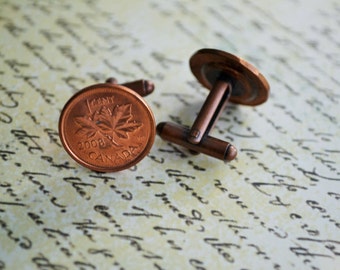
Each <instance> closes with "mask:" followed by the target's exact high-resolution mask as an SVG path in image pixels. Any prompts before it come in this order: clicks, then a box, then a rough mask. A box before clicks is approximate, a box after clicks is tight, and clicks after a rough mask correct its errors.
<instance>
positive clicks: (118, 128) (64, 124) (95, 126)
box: [59, 83, 156, 172]
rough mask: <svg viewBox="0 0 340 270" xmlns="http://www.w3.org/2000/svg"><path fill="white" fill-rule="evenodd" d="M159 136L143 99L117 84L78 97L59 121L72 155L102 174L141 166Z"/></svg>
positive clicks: (98, 86)
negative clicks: (140, 162)
mask: <svg viewBox="0 0 340 270" xmlns="http://www.w3.org/2000/svg"><path fill="white" fill-rule="evenodd" d="M155 133H156V130H155V119H154V116H153V113H152V111H151V109H150V108H149V106H148V105H147V104H146V102H145V101H144V100H143V98H142V97H141V96H140V95H138V94H137V93H136V92H134V91H133V90H131V89H129V88H127V87H125V86H122V85H118V84H113V83H104V84H96V85H92V86H89V87H86V88H84V89H83V90H81V91H79V92H78V93H76V94H75V95H74V96H73V97H72V98H71V99H70V100H69V101H68V102H67V103H66V104H65V106H64V108H63V110H62V113H61V115H60V120H59V135H60V138H61V142H62V144H63V146H64V148H65V149H66V151H67V152H68V153H69V155H70V156H71V157H72V158H73V159H74V160H75V161H77V162H78V163H80V164H81V165H83V166H84V167H87V168H89V169H91V170H94V171H100V172H116V171H120V170H124V169H127V168H129V167H131V166H133V165H135V164H136V163H138V162H139V161H140V160H141V159H142V158H143V157H144V156H146V155H147V154H148V152H149V150H150V148H151V146H152V145H153V142H154V137H155Z"/></svg>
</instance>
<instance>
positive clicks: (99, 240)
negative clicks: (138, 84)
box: [0, 0, 340, 270]
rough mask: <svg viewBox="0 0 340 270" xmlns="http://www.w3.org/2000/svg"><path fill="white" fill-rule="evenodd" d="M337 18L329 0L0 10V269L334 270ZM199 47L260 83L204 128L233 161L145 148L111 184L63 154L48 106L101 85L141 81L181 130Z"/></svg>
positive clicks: (9, 4) (103, 1) (338, 153)
mask: <svg viewBox="0 0 340 270" xmlns="http://www.w3.org/2000/svg"><path fill="white" fill-rule="evenodd" d="M321 2H322V3H321ZM339 18H340V4H339V2H338V1H336V0H325V1H318V0H312V1H310V0H308V1H307V0H302V1H266V0H262V1H250V0H244V1H224V0H220V1H217V0H216V1H215V0H212V1H204V0H190V1H189V0H188V1H176V0H169V1H156V0H146V1H137V0H136V1H132V0H128V1H109V0H99V1H91V0H88V1H85V0H84V1H34V0H32V1H30V0H27V1H19V0H13V1H12V0H7V1H4V0H1V1H0V63H1V64H0V132H1V133H0V134H1V141H0V162H1V163H0V171H1V172H0V269H1V270H3V269H6V270H7V269H56V270H64V269H339V267H340V260H339V257H340V233H339V229H340V211H339V210H340V208H339V200H340V188H339V180H340V166H339V165H340V126H339V121H340V110H339V101H340V91H339V88H340V79H339V74H340V35H339V34H340V33H339V29H340V21H339ZM206 47H207V48H216V49H220V50H224V51H227V52H230V53H233V54H236V55H238V56H241V57H243V58H245V59H246V60H247V61H249V62H251V63H252V64H254V65H255V66H256V67H258V68H259V69H260V70H261V72H262V73H263V74H264V75H265V76H266V78H267V79H268V81H269V83H270V85H271V93H270V98H269V100H268V101H267V102H266V103H265V104H263V105H260V106H258V107H254V108H251V107H246V106H237V105H234V104H230V105H229V106H228V107H227V109H226V111H225V112H224V113H223V114H222V115H221V118H220V119H219V121H218V122H217V125H216V127H215V128H214V130H213V131H212V136H215V137H217V138H220V139H222V140H226V141H230V142H231V143H233V145H235V146H236V147H237V148H238V157H237V159H236V160H234V161H233V162H230V163H229V164H224V163H223V162H222V161H220V160H216V159H213V158H210V157H207V156H205V155H191V154H190V152H189V151H187V150H186V149H183V148H182V147H180V146H177V145H175V144H171V143H168V142H166V141H163V140H162V139H160V138H159V137H157V138H156V140H155V143H154V145H153V147H152V149H151V152H150V154H149V155H148V156H147V157H146V158H144V159H143V160H142V161H141V162H140V163H138V164H137V166H135V167H133V168H131V169H128V170H125V171H122V172H118V173H106V174H105V173H96V172H92V171H90V170H88V169H86V168H83V167H81V166H80V165H79V164H77V163H76V162H75V161H74V160H73V159H71V158H70V157H69V156H68V155H67V153H66V151H65V150H64V149H63V148H62V145H61V142H60V140H59V136H58V118H59V115H60V111H61V109H62V108H63V105H64V104H65V102H66V101H67V100H68V99H69V98H70V97H71V96H72V95H73V94H74V93H75V92H76V91H78V90H80V89H82V88H84V87H86V86H89V85H91V84H95V83H99V82H103V81H104V80H105V79H106V78H107V77H111V76H113V77H116V78H117V79H118V81H119V82H125V81H131V80H135V79H141V78H143V79H148V80H152V81H153V82H154V83H155V85H156V89H155V92H154V93H153V94H152V95H150V96H148V97H146V101H147V103H148V104H149V105H150V107H151V108H152V110H153V112H154V114H155V118H156V121H157V122H160V121H172V122H176V123H180V124H183V125H191V124H192V122H193V120H194V119H195V116H196V115H197V113H198V111H199V109H200V107H201V105H202V103H203V101H204V100H205V98H206V96H207V93H208V92H207V90H206V89H204V88H203V87H202V86H201V85H200V84H199V83H198V82H197V81H196V80H195V78H194V76H193V75H192V74H191V72H190V69H189V65H188V60H189V58H190V57H191V55H192V54H193V53H194V52H195V51H197V50H199V49H201V48H206Z"/></svg>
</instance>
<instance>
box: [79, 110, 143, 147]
mask: <svg viewBox="0 0 340 270" xmlns="http://www.w3.org/2000/svg"><path fill="white" fill-rule="evenodd" d="M75 123H76V124H78V125H79V126H80V128H79V129H78V130H77V131H76V133H81V134H84V135H85V136H86V137H87V138H91V137H93V136H95V135H96V134H99V135H100V136H102V137H104V138H107V139H108V140H109V141H111V142H112V144H114V145H116V146H120V145H119V143H118V142H117V141H116V140H117V139H128V138H129V136H128V133H130V132H133V131H135V130H136V129H138V128H139V127H140V126H141V125H142V123H140V122H137V121H134V120H133V115H132V105H131V104H124V105H117V106H115V107H114V108H113V109H112V110H110V109H109V108H108V107H106V106H102V107H101V108H99V109H98V110H96V111H95V112H94V113H93V114H92V115H85V116H80V117H76V118H75Z"/></svg>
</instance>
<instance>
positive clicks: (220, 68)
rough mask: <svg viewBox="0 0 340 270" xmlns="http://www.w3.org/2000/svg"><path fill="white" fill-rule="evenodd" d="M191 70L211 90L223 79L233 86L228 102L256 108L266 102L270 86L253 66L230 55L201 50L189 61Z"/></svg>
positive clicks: (218, 51) (216, 51) (211, 50)
mask: <svg viewBox="0 0 340 270" xmlns="http://www.w3.org/2000/svg"><path fill="white" fill-rule="evenodd" d="M190 68H191V71H192V73H193V74H194V75H195V77H196V78H197V80H198V81H199V82H200V83H201V84H202V85H203V86H204V87H206V88H208V89H212V88H213V86H214V85H215V83H216V81H217V80H218V79H220V76H221V75H223V76H224V77H225V78H224V79H226V80H229V81H231V83H232V92H231V96H230V98H229V102H233V103H237V104H242V105H251V106H255V105H259V104H261V103H263V102H265V101H266V100H267V99H268V95H269V84H268V82H267V80H266V79H265V77H264V76H263V75H262V74H261V73H260V72H259V71H258V70H257V68H255V67H254V66H253V65H251V64H250V63H248V62H247V61H245V60H244V59H242V58H240V57H238V56H235V55H232V54H230V53H227V52H224V51H220V50H213V49H201V50H199V51H197V52H196V53H195V54H194V55H193V56H192V57H191V58H190Z"/></svg>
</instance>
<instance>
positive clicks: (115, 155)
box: [59, 49, 269, 172]
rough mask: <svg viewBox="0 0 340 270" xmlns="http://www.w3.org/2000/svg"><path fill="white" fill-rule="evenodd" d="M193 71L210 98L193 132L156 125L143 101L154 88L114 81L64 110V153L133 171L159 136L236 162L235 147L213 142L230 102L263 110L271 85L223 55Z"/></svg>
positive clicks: (198, 60)
mask: <svg viewBox="0 0 340 270" xmlns="http://www.w3.org/2000/svg"><path fill="white" fill-rule="evenodd" d="M190 67H191V71H192V73H193V74H194V76H195V77H196V78H197V80H198V81H199V82H200V83H201V84H202V85H203V86H205V87H206V88H208V89H210V93H209V95H208V97H207V99H206V100H205V102H204V104H203V106H202V108H201V110H200V112H199V114H198V116H197V118H196V119H195V121H194V123H193V125H192V126H191V128H187V127H184V126H181V125H178V124H175V123H171V122H161V123H159V124H158V125H157V127H156V125H155V119H154V116H153V113H152V111H151V109H150V107H149V106H148V105H147V104H146V102H145V101H144V99H143V98H142V97H143V96H146V95H148V94H150V93H152V92H153V90H154V85H153V84H152V83H151V82H149V81H145V80H139V81H135V82H130V83H125V84H121V85H119V84H118V83H117V81H116V80H115V79H112V78H111V79H108V80H107V81H106V83H103V84H96V85H92V86H89V87H86V88H85V89H83V90H81V91H79V92H78V93H76V94H75V95H74V96H73V97H72V98H71V99H70V100H69V101H68V102H67V103H66V104H65V106H64V108H63V110H62V112H61V115H60V120H59V136H60V139H61V142H62V144H63V146H64V148H65V150H66V151H67V152H68V153H69V155H70V156H71V157H72V158H73V159H74V160H75V161H77V162H78V163H80V164H81V165H83V166H85V167H87V168H89V169H91V170H94V171H99V172H116V171H121V170H124V169H127V168H129V167H132V166H133V165H135V164H137V163H138V162H139V161H140V160H142V159H143V158H144V157H145V156H146V155H147V154H148V153H149V151H150V149H151V147H152V145H153V142H154V138H155V134H156V131H157V133H158V135H159V136H160V137H161V138H162V139H164V140H167V141H169V142H172V143H175V144H179V145H181V146H183V147H185V148H187V149H189V150H190V151H191V152H192V153H204V154H206V155H209V156H212V157H214V158H217V159H221V160H224V161H226V162H227V161H231V160H233V159H234V158H235V157H236V155H237V150H236V148H235V147H234V146H233V145H231V144H230V143H228V142H226V141H223V140H220V139H217V138H214V137H212V136H209V132H210V130H211V129H212V128H213V127H214V125H215V123H216V121H217V120H218V118H219V116H220V114H221V112H222V111H223V109H224V108H225V106H226V104H227V102H228V101H230V102H233V103H238V104H243V105H251V106H255V105H259V104H261V103H263V102H265V101H266V100H267V98H268V95H269V84H268V82H267V80H266V79H265V78H264V76H263V75H262V74H261V73H260V72H259V71H258V70H257V69H256V68H255V67H253V66H252V65H251V64H249V63H248V62H246V61H245V60H243V59H242V58H239V57H237V56H234V55H232V54H229V53H227V52H224V51H220V50H215V49H201V50H199V51H197V52H196V53H195V54H194V55H193V56H192V57H191V58H190Z"/></svg>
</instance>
